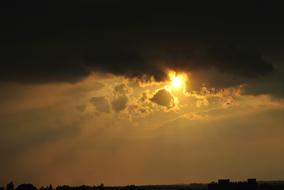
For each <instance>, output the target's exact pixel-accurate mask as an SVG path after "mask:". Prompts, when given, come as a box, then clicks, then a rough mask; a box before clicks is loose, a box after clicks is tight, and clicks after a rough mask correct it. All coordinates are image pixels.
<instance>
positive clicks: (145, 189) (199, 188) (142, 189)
mask: <svg viewBox="0 0 284 190" xmlns="http://www.w3.org/2000/svg"><path fill="white" fill-rule="evenodd" d="M0 190H284V182H281V181H280V182H257V181H256V180H255V179H248V181H244V182H230V180H228V179H223V180H219V181H218V182H217V183H215V182H213V183H210V184H208V185H207V184H189V185H143V186H136V185H128V186H104V185H103V184H101V185H98V186H87V185H81V186H68V185H60V186H57V187H55V188H53V187H52V185H49V186H46V187H40V188H37V187H35V186H34V185H33V184H20V185H18V186H17V187H15V186H14V183H13V182H10V183H8V184H7V185H6V187H3V186H0Z"/></svg>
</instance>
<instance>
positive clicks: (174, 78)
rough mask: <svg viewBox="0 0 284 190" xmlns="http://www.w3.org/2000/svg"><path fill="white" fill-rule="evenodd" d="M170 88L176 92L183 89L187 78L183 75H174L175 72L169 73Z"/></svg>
mask: <svg viewBox="0 0 284 190" xmlns="http://www.w3.org/2000/svg"><path fill="white" fill-rule="evenodd" d="M168 76H169V79H170V87H171V88H172V89H175V90H178V89H181V88H183V87H185V83H186V80H187V76H186V74H184V73H179V74H178V73H176V72H175V71H170V72H169V74H168Z"/></svg>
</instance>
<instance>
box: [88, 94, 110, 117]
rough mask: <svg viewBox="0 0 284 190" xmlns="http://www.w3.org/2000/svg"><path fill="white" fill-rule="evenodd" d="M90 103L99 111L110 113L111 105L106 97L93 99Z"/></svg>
mask: <svg viewBox="0 0 284 190" xmlns="http://www.w3.org/2000/svg"><path fill="white" fill-rule="evenodd" d="M90 101H91V103H92V104H93V105H94V106H95V107H96V110H97V111H99V112H104V113H109V112H110V105H109V102H108V100H107V99H106V98H105V97H92V98H91V100H90Z"/></svg>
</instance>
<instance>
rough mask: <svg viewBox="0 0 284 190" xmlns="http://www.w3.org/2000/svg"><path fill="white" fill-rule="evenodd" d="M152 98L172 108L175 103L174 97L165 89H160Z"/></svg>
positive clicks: (153, 100)
mask: <svg viewBox="0 0 284 190" xmlns="http://www.w3.org/2000/svg"><path fill="white" fill-rule="evenodd" d="M150 100H151V101H152V102H154V103H156V104H158V105H160V106H164V107H167V108H171V107H173V106H174V105H175V102H174V97H173V96H172V95H171V93H169V92H168V91H167V90H165V89H160V90H158V91H157V92H156V93H155V94H154V96H153V97H152V98H151V99H150Z"/></svg>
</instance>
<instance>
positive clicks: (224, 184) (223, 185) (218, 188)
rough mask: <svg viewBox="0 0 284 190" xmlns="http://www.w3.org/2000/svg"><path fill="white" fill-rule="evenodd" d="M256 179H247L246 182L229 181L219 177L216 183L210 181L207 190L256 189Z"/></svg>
mask: <svg viewBox="0 0 284 190" xmlns="http://www.w3.org/2000/svg"><path fill="white" fill-rule="evenodd" d="M257 189H258V185H257V182H256V179H248V180H247V181H246V182H230V180H229V179H219V180H218V183H210V184H209V185H208V190H257Z"/></svg>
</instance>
